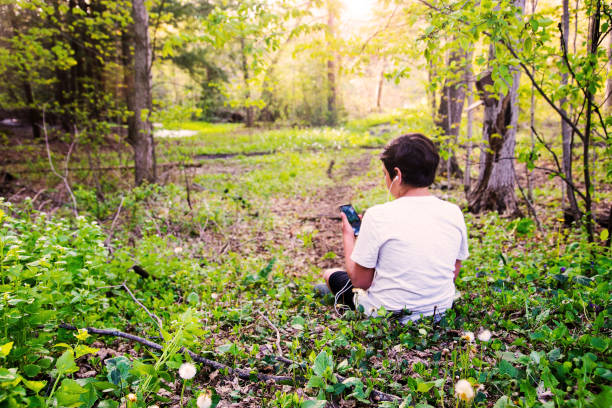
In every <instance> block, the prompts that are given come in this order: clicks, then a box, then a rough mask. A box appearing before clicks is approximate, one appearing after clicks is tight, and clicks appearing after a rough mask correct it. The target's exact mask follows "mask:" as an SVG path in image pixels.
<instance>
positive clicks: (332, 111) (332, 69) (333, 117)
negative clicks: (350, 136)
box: [327, 2, 338, 126]
mask: <svg viewBox="0 0 612 408" xmlns="http://www.w3.org/2000/svg"><path fill="white" fill-rule="evenodd" d="M327 9H328V10H327V36H328V37H327V46H328V52H329V56H328V58H327V92H328V93H327V124H328V125H330V126H334V125H336V124H337V123H338V106H337V89H336V55H335V52H334V45H333V44H332V41H333V39H334V37H335V35H336V33H335V28H336V27H335V10H334V9H333V6H332V4H330V2H328V6H327Z"/></svg>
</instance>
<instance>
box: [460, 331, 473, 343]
mask: <svg viewBox="0 0 612 408" xmlns="http://www.w3.org/2000/svg"><path fill="white" fill-rule="evenodd" d="M461 338H462V339H463V340H467V341H469V342H472V341H474V333H472V332H471V331H467V332H463V334H462V335H461Z"/></svg>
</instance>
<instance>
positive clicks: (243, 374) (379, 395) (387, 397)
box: [59, 323, 401, 401]
mask: <svg viewBox="0 0 612 408" xmlns="http://www.w3.org/2000/svg"><path fill="white" fill-rule="evenodd" d="M59 327H60V328H62V329H66V330H78V328H77V327H75V326H73V325H71V324H67V323H61V324H60V325H59ZM85 330H87V333H89V334H99V335H102V336H113V337H121V338H124V339H127V340H131V341H135V342H137V343H140V344H143V345H145V346H147V347H149V348H152V349H154V350H158V351H162V350H163V347H162V346H161V345H160V344H157V343H155V342H152V341H150V340H147V339H145V338H143V337H139V336H135V335H133V334H129V333H125V332H122V331H119V330H112V329H110V330H109V329H97V328H95V327H86V328H85ZM179 353H187V354H189V356H190V357H191V358H192V359H193V360H194V361H197V362H198V363H202V364H204V365H205V366H207V367H210V368H213V369H215V370H219V371H222V370H223V371H226V372H227V373H228V374H229V375H232V376H236V377H238V378H240V379H243V380H249V381H252V380H253V379H254V378H257V379H258V380H260V381H265V382H267V381H273V382H277V383H281V382H282V383H290V384H293V383H296V382H298V383H301V384H304V383H305V382H306V379H305V378H304V377H301V376H295V377H294V376H284V375H269V374H263V373H258V372H256V371H253V370H245V369H239V368H232V367H230V366H228V365H225V364H223V363H219V362H217V361H214V360H209V359H207V358H205V357H202V356H201V355H199V354H196V353H194V352H193V351H191V350H189V349H187V348H185V347H181V349H180V350H179ZM273 358H274V359H276V360H277V361H279V362H282V363H287V364H298V365H299V366H303V365H302V364H300V363H296V362H295V361H293V360H289V359H287V358H285V357H278V356H273ZM336 378H337V379H338V381H340V382H343V381H345V380H346V378H345V377H343V376H341V375H338V374H336ZM370 395H372V396H373V397H374V399H375V400H377V401H400V400H401V398H400V397H398V396H397V395H392V394H387V393H386V392H382V391H378V390H374V389H373V390H372V391H371V394H370Z"/></svg>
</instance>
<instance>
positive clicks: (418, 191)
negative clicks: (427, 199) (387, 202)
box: [395, 186, 431, 198]
mask: <svg viewBox="0 0 612 408" xmlns="http://www.w3.org/2000/svg"><path fill="white" fill-rule="evenodd" d="M402 187H403V188H402V189H401V190H400V191H399V192H398V193H399V194H398V195H397V196H396V197H395V198H400V197H424V196H429V195H431V193H430V192H429V187H410V186H402Z"/></svg>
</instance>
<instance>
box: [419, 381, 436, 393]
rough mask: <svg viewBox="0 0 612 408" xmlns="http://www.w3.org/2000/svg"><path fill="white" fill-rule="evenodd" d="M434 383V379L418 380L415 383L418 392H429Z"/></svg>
mask: <svg viewBox="0 0 612 408" xmlns="http://www.w3.org/2000/svg"><path fill="white" fill-rule="evenodd" d="M434 385H435V382H434V381H427V382H420V383H418V385H417V391H418V392H429V390H431V389H432V388H433V386H434Z"/></svg>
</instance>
